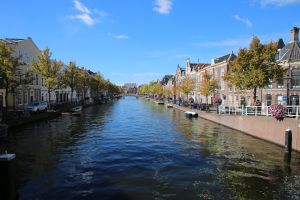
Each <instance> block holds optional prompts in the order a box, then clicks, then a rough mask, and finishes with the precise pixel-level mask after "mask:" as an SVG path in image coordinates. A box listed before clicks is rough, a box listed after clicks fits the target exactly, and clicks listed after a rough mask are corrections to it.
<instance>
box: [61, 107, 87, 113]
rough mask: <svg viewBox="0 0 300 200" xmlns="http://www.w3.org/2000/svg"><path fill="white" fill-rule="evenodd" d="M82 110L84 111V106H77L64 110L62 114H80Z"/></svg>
mask: <svg viewBox="0 0 300 200" xmlns="http://www.w3.org/2000/svg"><path fill="white" fill-rule="evenodd" d="M81 111H82V106H76V107H74V108H71V109H70V110H68V111H66V112H62V113H61V114H62V115H80V114H81Z"/></svg>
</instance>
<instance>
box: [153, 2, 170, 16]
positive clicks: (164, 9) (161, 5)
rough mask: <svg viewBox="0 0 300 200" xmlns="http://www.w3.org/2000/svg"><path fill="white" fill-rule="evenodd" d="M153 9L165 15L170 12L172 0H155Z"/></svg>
mask: <svg viewBox="0 0 300 200" xmlns="http://www.w3.org/2000/svg"><path fill="white" fill-rule="evenodd" d="M154 5H155V6H154V8H153V10H154V11H155V12H158V13H160V14H164V15H167V14H169V13H170V12H171V9H172V1H171V0H155V2H154Z"/></svg>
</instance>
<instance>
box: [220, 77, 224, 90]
mask: <svg viewBox="0 0 300 200" xmlns="http://www.w3.org/2000/svg"><path fill="white" fill-rule="evenodd" d="M220 88H221V90H225V82H224V80H223V79H221V83H220Z"/></svg>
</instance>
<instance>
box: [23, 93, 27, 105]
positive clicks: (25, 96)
mask: <svg viewBox="0 0 300 200" xmlns="http://www.w3.org/2000/svg"><path fill="white" fill-rule="evenodd" d="M27 103H28V94H27V92H25V93H24V104H27Z"/></svg>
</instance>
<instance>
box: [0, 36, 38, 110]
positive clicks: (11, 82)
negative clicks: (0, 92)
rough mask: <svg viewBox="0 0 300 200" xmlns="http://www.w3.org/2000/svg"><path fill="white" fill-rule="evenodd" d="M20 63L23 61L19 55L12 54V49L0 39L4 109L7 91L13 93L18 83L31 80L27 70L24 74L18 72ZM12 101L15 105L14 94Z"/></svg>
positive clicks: (0, 67) (26, 82) (6, 102)
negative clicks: (4, 92)
mask: <svg viewBox="0 0 300 200" xmlns="http://www.w3.org/2000/svg"><path fill="white" fill-rule="evenodd" d="M21 65H23V63H22V62H21V61H20V57H14V56H13V49H12V48H11V47H10V46H9V45H7V44H6V43H5V42H1V41H0V77H1V79H2V84H3V87H4V89H5V91H6V94H5V105H6V111H7V106H8V93H10V92H13V93H14V92H15V89H16V88H17V87H18V86H19V85H25V84H28V83H30V82H31V81H32V80H33V79H32V77H31V76H29V74H28V73H27V72H26V73H25V74H24V75H25V76H23V75H21V74H20V71H21V69H20V66H21ZM13 95H14V94H13ZM13 103H14V107H15V96H14V102H13Z"/></svg>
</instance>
